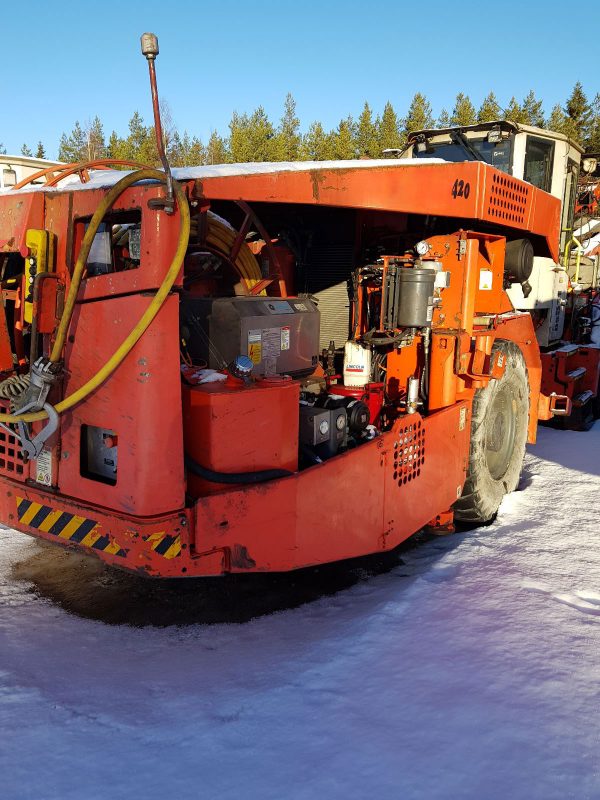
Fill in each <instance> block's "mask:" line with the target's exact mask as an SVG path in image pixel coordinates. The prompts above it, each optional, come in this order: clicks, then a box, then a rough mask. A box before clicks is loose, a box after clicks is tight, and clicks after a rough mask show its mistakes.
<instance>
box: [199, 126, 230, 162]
mask: <svg viewBox="0 0 600 800" xmlns="http://www.w3.org/2000/svg"><path fill="white" fill-rule="evenodd" d="M230 160H231V159H230V156H229V153H228V148H227V142H226V140H225V139H223V137H222V136H219V134H218V133H217V132H216V131H211V134H210V138H209V140H208V144H207V146H206V155H205V162H206V163H207V164H226V163H227V162H228V161H230Z"/></svg>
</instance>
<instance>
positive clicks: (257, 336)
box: [248, 330, 262, 364]
mask: <svg viewBox="0 0 600 800" xmlns="http://www.w3.org/2000/svg"><path fill="white" fill-rule="evenodd" d="M248 358H249V359H250V361H252V363H253V364H260V362H261V361H262V331H258V330H257V331H248Z"/></svg>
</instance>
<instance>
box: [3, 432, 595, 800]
mask: <svg viewBox="0 0 600 800" xmlns="http://www.w3.org/2000/svg"><path fill="white" fill-rule="evenodd" d="M599 519H600V423H599V424H597V425H596V427H595V429H594V430H593V431H591V432H589V433H587V434H581V433H569V432H559V431H553V430H541V431H540V442H539V444H538V446H537V447H536V448H532V449H531V451H530V453H529V455H528V456H527V462H526V468H525V473H524V478H523V485H522V490H521V491H519V492H516V493H515V494H513V495H512V496H510V497H509V498H507V500H506V501H505V502H504V504H503V506H502V509H501V513H500V515H499V517H498V519H497V521H496V522H495V523H494V524H493V525H491V526H490V527H487V528H480V529H477V530H474V531H471V532H469V533H464V534H460V535H456V536H453V537H449V538H444V539H433V540H425V541H423V542H422V543H421V544H419V545H418V546H416V547H410V548H406V549H404V550H403V551H402V552H401V553H400V555H399V558H396V560H395V565H393V563H392V567H391V569H390V570H389V571H385V572H380V573H379V574H376V575H374V576H373V575H368V570H369V569H371V567H369V566H368V565H367V566H366V567H365V566H364V565H362V566H360V565H359V566H358V567H357V566H356V565H353V566H352V567H348V568H346V569H345V571H344V570H342V571H340V570H339V569H338V570H337V571H332V572H331V574H327V571H325V575H324V574H323V572H322V571H321V572H319V573H313V574H310V573H309V574H308V575H307V574H305V573H303V574H301V575H300V576H295V577H290V578H288V579H286V582H287V581H289V583H291V584H293V586H292V588H291V589H290V590H289V592H286V590H285V589H284V586H285V585H286V584H285V583H284V582H282V581H280V580H275V581H274V582H272V583H269V582H268V581H267V582H264V581H263V579H259V580H260V581H262V582H261V583H255V584H252V583H251V582H250V583H249V582H248V581H246V582H242V583H241V584H240V585H238V587H237V588H236V585H235V584H234V583H228V582H223V581H219V583H218V584H215V583H214V582H213V583H209V584H208V585H206V584H203V585H200V586H198V585H193V588H190V586H191V585H187V586H186V587H185V588H180V589H177V587H175V588H173V587H172V586H169V587H168V588H166V589H165V588H164V587H162V586H161V587H158V588H156V586H157V585H156V584H151V585H150V584H148V583H147V582H146V583H144V584H142V583H141V581H140V579H138V578H136V577H131V578H129V577H128V576H123V575H121V574H119V575H118V576H115V574H114V573H112V572H107V571H105V570H103V569H102V568H101V567H100V566H99V565H98V564H97V563H96V562H91V561H88V560H86V559H83V558H80V557H78V556H74V555H71V554H68V553H64V552H63V551H62V550H57V549H56V548H53V547H49V546H45V545H42V544H40V543H38V542H36V541H34V540H31V539H29V538H28V537H24V536H22V535H20V534H16V533H14V532H11V531H9V530H1V531H0V796H1V797H2V798H3V800H25V798H27V799H29V798H31V799H32V800H55V799H56V800H71V799H73V800H75V798H77V800H95V799H96V798H103V799H104V798H110V800H119V799H120V798H127V800H133V799H134V798H138V797H139V798H144V800H154V798H156V799H157V800H158V799H159V798H160V799H161V800H162V799H163V798H164V799H165V800H167V798H177V799H179V798H186V799H187V798H202V800H204V798H207V799H208V798H211V799H212V798H232V799H233V798H235V799H236V800H238V798H244V799H245V798H260V800H268V799H270V798H273V799H275V798H276V799H277V800H296V799H297V798H302V800H304V799H305V798H306V800H308V799H309V798H310V800H315V799H316V800H321V798H325V799H329V798H344V800H349V799H352V798H369V800H381V799H385V800H387V798H390V800H392V799H393V800H417V798H418V799H419V800H421V798H422V799H423V800H437V799H438V798H449V799H451V800H466V799H467V798H468V799H469V800H470V799H471V798H473V800H475V798H476V799H477V800H520V798H523V800H525V799H527V800H535V799H536V798H540V800H541V799H542V798H543V800H553V799H554V798H556V800H566V798H576V799H577V800H587V799H589V800H592V799H593V800H596V799H597V798H600V691H599V686H600V680H599V679H600V531H599V525H598V521H599ZM369 563H370V562H369ZM315 582H316V583H317V585H318V588H317V591H315V592H313V594H317V595H319V592H320V591H321V589H322V588H323V586H326V585H328V586H330V588H335V587H336V586H337V587H338V588H339V587H342V586H343V587H344V588H341V589H340V590H339V591H338V592H337V593H334V594H328V595H323V594H322V593H321V596H319V597H317V599H313V600H312V602H307V603H304V604H301V605H298V603H299V602H300V600H301V599H302V598H303V597H309V596H311V588H314V585H313V584H314V583H315ZM350 584H352V585H350ZM179 586H180V587H181V586H182V585H181V584H179ZM149 587H150V588H149ZM236 593H237V594H236ZM253 594H254V595H257V597H256V598H255V599H253ZM236 604H237V605H238V606H240V607H241V610H239V611H238V613H237V614H234V613H233V611H232V609H234V608H235V607H236ZM286 605H287V606H288V608H285V606H286ZM294 605H295V606H296V607H289V606H294ZM181 606H183V607H184V608H183V609H182V608H181ZM282 607H283V610H281V609H282ZM165 609H166V610H165ZM223 609H224V610H223ZM273 609H279V610H276V611H275V612H274V613H262V614H261V615H259V616H257V617H255V618H253V619H251V620H250V621H245V622H243V623H235V624H231V623H230V624H223V622H222V621H221V622H219V623H218V624H207V623H208V622H214V620H226V619H227V616H228V614H229V615H230V616H231V617H232V618H236V619H237V618H240V617H251V616H252V614H253V613H256V612H267V611H269V610H273ZM161 610H162V611H165V615H161ZM188 612H189V613H188ZM128 613H131V615H132V617H133V618H134V619H135V620H136V621H137V622H152V621H159V622H161V623H163V625H162V627H157V626H148V625H146V626H144V627H131V626H128V625H125V624H107V622H105V621H103V620H104V619H109V620H111V622H113V623H114V621H115V620H123V619H125V618H126V617H127V614H128ZM186 613H188V617H189V619H188V621H190V620H196V621H195V623H194V624H191V625H190V624H188V625H178V626H173V625H171V626H165V625H164V622H165V621H168V619H169V618H171V619H174V620H177V621H181V620H182V619H185V618H186V617H185V615H186ZM144 615H146V616H144Z"/></svg>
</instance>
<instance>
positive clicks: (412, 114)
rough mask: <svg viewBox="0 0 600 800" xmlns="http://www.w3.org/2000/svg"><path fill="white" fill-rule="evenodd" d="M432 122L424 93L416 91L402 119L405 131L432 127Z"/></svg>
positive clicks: (431, 115)
mask: <svg viewBox="0 0 600 800" xmlns="http://www.w3.org/2000/svg"><path fill="white" fill-rule="evenodd" d="M433 124H434V120H433V114H432V111H431V105H430V103H429V102H428V100H427V98H426V97H425V95H423V94H421V92H417V93H416V94H415V96H414V97H413V99H412V102H411V104H410V106H409V108H408V114H407V116H406V119H405V120H404V130H405V133H412V132H413V131H418V130H423V129H427V128H432V127H433Z"/></svg>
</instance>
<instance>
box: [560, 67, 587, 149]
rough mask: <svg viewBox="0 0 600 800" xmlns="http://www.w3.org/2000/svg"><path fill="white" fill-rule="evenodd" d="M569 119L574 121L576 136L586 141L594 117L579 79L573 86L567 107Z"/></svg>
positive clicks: (581, 140)
mask: <svg viewBox="0 0 600 800" xmlns="http://www.w3.org/2000/svg"><path fill="white" fill-rule="evenodd" d="M564 111H565V114H566V115H567V119H569V120H570V121H571V123H572V130H573V131H574V134H575V135H574V138H575V139H578V140H579V141H580V142H584V141H585V140H586V139H587V138H588V135H589V126H590V122H591V117H592V110H591V108H590V104H589V103H588V101H587V97H586V96H585V94H584V92H583V86H582V85H581V83H579V81H578V82H577V83H576V84H575V86H574V87H573V91H572V92H571V94H570V96H569V98H568V99H567V102H566V105H565V108H564Z"/></svg>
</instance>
